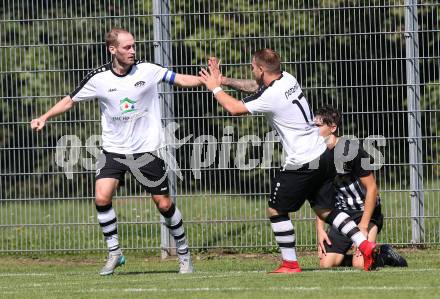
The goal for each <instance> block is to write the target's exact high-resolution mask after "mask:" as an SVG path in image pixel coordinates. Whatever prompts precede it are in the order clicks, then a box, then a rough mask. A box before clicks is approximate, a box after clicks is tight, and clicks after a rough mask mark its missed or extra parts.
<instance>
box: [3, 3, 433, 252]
mask: <svg viewBox="0 0 440 299" xmlns="http://www.w3.org/2000/svg"><path fill="white" fill-rule="evenodd" d="M0 2H1V5H0V15H1V16H0V37H1V38H0V79H1V87H0V99H1V102H0V107H1V114H0V123H1V134H0V163H1V166H0V169H1V174H0V252H30V251H47V252H55V251H79V250H83V251H92V250H100V249H104V248H105V244H104V241H103V237H102V233H101V229H100V227H99V225H98V224H97V220H96V212H95V207H94V190H93V189H94V163H95V161H96V154H97V150H98V148H99V134H100V112H99V107H98V104H97V101H91V102H87V103H81V104H80V105H77V106H76V107H75V108H74V109H73V110H70V111H69V112H68V113H66V114H64V115H62V116H59V117H57V118H55V119H53V120H51V121H50V122H49V123H48V124H47V126H46V128H45V130H43V132H41V133H33V132H31V130H30V126H29V122H30V120H31V119H32V118H35V117H37V116H39V115H41V114H42V113H44V112H45V111H47V109H49V108H50V107H51V106H52V105H53V104H55V103H56V101H58V100H59V99H60V98H61V97H63V96H64V95H66V94H68V93H70V92H71V91H72V90H73V89H74V88H75V86H76V85H78V84H79V82H80V80H81V79H82V78H83V77H84V76H85V75H86V74H87V72H88V71H89V70H91V69H94V68H96V67H98V66H99V65H102V64H104V63H106V62H108V61H109V59H110V57H109V55H108V53H107V51H106V49H105V43H104V37H105V33H106V32H107V31H109V30H110V28H111V27H113V26H118V27H124V28H126V29H128V30H129V31H131V32H133V34H134V35H135V37H136V41H137V43H136V46H137V57H138V58H143V59H146V60H148V61H153V62H157V63H161V64H163V65H164V66H166V67H168V68H170V69H172V70H174V71H176V72H178V73H188V74H194V75H196V74H197V73H198V71H199V70H200V68H201V67H204V66H206V63H207V58H208V57H209V56H212V55H215V56H217V57H219V58H220V59H221V62H222V72H223V73H224V74H225V75H226V76H230V77H236V78H251V75H252V73H251V69H250V61H251V57H252V53H253V52H254V51H255V50H257V49H260V48H262V47H270V48H273V49H275V50H277V51H278V52H279V53H280V55H281V58H282V67H283V69H284V70H286V71H288V72H290V73H292V74H293V75H294V76H296V77H297V79H298V81H299V82H300V84H301V85H302V87H303V90H304V93H305V95H306V97H307V98H308V100H309V101H310V103H311V104H312V106H313V108H314V109H316V108H317V107H319V106H321V105H323V104H332V105H334V106H337V107H338V108H339V109H341V110H342V112H343V117H344V121H343V127H342V133H343V134H347V135H355V136H357V138H359V139H360V141H361V142H365V140H366V138H368V137H370V139H371V140H373V141H374V144H376V146H377V148H378V149H379V150H380V152H381V153H382V154H383V156H384V165H383V167H382V168H381V169H380V170H378V171H377V172H376V173H375V175H376V177H377V180H378V183H379V187H380V194H381V200H382V204H383V212H384V215H385V223H384V228H383V231H382V233H381V234H380V236H379V242H387V243H391V244H396V245H402V246H403V245H411V244H419V245H427V246H429V245H434V244H439V243H440V201H439V200H438V198H439V195H440V194H439V191H440V181H439V179H438V175H439V158H438V153H439V151H440V144H439V141H440V137H439V132H440V128H439V123H440V108H439V107H440V88H439V77H440V66H439V58H440V9H439V6H440V4H438V3H436V2H434V1H433V2H429V1H426V2H421V3H416V1H410V0H407V1H397V0H395V1H375V0H370V1H361V2H359V1H325V0H303V1H293V0H278V1H268V0H265V1H241V0H229V1H195V0H185V1H157V0H155V1H152V2H150V1H126V0H119V1H109V0H103V1H79V0H73V1H45V0H14V1H6V0H1V1H0ZM160 88H161V96H162V98H163V115H162V116H163V125H164V127H166V129H167V132H168V134H167V136H168V140H167V141H168V144H169V146H168V152H169V153H171V154H172V155H171V156H172V157H174V158H175V163H174V164H172V165H171V166H172V167H171V168H172V171H171V172H170V181H171V183H172V186H171V187H172V188H171V190H172V196H173V198H174V199H175V201H176V202H177V205H178V206H179V207H180V209H181V210H182V214H183V217H184V222H185V225H186V231H187V234H188V236H189V242H190V246H191V247H192V248H194V249H196V250H199V251H204V250H212V249H216V248H218V249H222V250H232V251H234V252H235V251H250V250H252V251H261V250H263V251H265V250H273V249H275V248H276V242H275V241H274V238H273V233H272V231H271V229H270V225H269V223H268V221H267V218H266V215H265V209H266V205H267V204H266V201H267V197H268V194H269V191H270V185H269V182H270V179H271V177H272V176H273V175H274V172H275V170H276V169H277V168H278V167H279V166H280V161H281V156H282V151H281V148H280V145H279V143H278V141H277V137H276V136H275V134H274V131H273V130H272V129H271V128H270V127H268V125H267V123H266V121H265V119H264V117H262V116H244V117H232V116H229V115H228V114H227V113H226V112H225V111H224V110H223V109H222V108H221V107H220V106H219V105H218V104H217V103H216V101H215V100H214V99H213V98H212V95H211V93H209V92H207V91H206V90H205V89H204V88H198V89H188V90H186V89H178V88H169V89H168V88H166V87H164V86H161V87H160ZM230 92H231V94H232V95H234V96H236V97H238V98H241V97H244V96H245V95H244V94H242V93H239V92H235V91H232V90H230ZM378 136H382V137H378ZM367 140H368V139H367ZM383 141H384V143H382V142H383ZM113 205H114V206H115V207H116V212H117V215H118V220H119V235H120V241H121V244H122V246H123V248H125V249H131V250H147V251H156V252H157V251H158V250H160V249H162V250H165V251H166V250H167V249H168V247H169V246H172V245H170V244H169V243H168V237H167V235H166V230H165V229H164V228H163V226H162V225H161V221H160V215H159V213H158V212H157V211H156V208H155V206H154V204H153V203H152V201H151V200H150V199H149V195H148V194H145V193H144V191H143V190H142V188H141V187H140V186H139V185H137V184H136V182H135V181H134V178H133V177H130V176H129V175H127V176H126V184H125V186H124V187H122V188H120V189H119V190H118V192H117V194H116V196H115V199H114V203H113ZM292 218H293V221H294V226H295V229H296V233H297V244H298V246H301V247H309V248H311V247H314V246H315V229H314V215H313V213H312V212H311V210H310V208H309V207H308V205H306V206H304V207H303V208H302V209H301V210H300V211H299V212H297V213H295V215H294V216H292Z"/></svg>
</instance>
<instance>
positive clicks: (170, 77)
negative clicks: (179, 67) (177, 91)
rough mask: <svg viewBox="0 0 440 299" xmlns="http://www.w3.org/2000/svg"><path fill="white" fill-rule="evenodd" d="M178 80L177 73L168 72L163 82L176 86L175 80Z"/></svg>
mask: <svg viewBox="0 0 440 299" xmlns="http://www.w3.org/2000/svg"><path fill="white" fill-rule="evenodd" d="M175 78H176V73H175V72H172V71H166V73H165V74H164V75H163V78H162V81H163V82H167V83H169V84H170V85H173V84H174V79H175Z"/></svg>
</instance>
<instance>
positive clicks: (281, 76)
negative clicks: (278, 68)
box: [267, 72, 283, 87]
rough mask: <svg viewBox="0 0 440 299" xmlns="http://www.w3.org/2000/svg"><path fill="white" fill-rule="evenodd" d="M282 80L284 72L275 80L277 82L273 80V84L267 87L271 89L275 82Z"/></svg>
mask: <svg viewBox="0 0 440 299" xmlns="http://www.w3.org/2000/svg"><path fill="white" fill-rule="evenodd" d="M281 78H283V72H281V75H280V76H279V77H278V78H277V79H275V80H273V81H272V82H270V83H269V85H268V86H267V87H271V86H272V85H273V84H274V83H275V81H278V80H280V79H281Z"/></svg>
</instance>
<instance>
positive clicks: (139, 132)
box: [70, 61, 176, 154]
mask: <svg viewBox="0 0 440 299" xmlns="http://www.w3.org/2000/svg"><path fill="white" fill-rule="evenodd" d="M175 75H176V74H175V73H173V72H172V71H169V70H168V69H166V68H164V67H162V66H159V65H156V64H153V63H147V62H143V61H137V62H136V63H135V64H133V65H132V67H131V68H130V70H129V71H128V72H127V74H126V75H118V74H116V73H115V72H114V71H113V69H112V67H111V63H109V64H106V65H104V66H101V67H99V68H97V69H95V70H94V71H92V72H90V73H89V74H88V75H87V76H86V77H85V78H84V79H83V81H82V82H81V84H80V85H79V86H78V87H77V88H76V89H75V90H74V91H73V92H72V93H71V94H70V97H71V98H72V100H73V101H75V102H80V101H84V100H92V99H98V101H99V107H100V109H101V123H102V141H103V144H102V146H103V149H104V150H106V151H108V152H113V153H118V154H135V153H144V152H152V151H155V150H157V149H159V148H161V147H163V146H164V145H165V144H164V135H163V129H162V124H161V109H160V102H159V94H158V90H157V84H158V83H159V82H161V81H163V82H168V83H170V84H172V83H173V82H174V77H175Z"/></svg>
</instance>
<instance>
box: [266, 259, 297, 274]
mask: <svg viewBox="0 0 440 299" xmlns="http://www.w3.org/2000/svg"><path fill="white" fill-rule="evenodd" d="M298 272H301V268H300V267H299V264H298V262H297V261H293V262H289V261H285V260H283V262H282V263H281V265H280V266H279V267H278V268H276V269H275V270H273V271H272V272H269V273H270V274H291V273H298Z"/></svg>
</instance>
